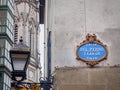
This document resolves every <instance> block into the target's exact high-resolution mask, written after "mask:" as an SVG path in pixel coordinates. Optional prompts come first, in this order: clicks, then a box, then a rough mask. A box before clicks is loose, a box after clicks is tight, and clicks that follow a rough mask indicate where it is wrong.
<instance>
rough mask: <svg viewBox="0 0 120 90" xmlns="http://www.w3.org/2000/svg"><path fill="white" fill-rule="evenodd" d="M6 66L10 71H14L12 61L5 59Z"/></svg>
mask: <svg viewBox="0 0 120 90" xmlns="http://www.w3.org/2000/svg"><path fill="white" fill-rule="evenodd" d="M4 65H5V66H6V67H7V68H8V69H9V70H10V71H11V70H12V67H11V64H10V61H8V59H6V58H5V60H4Z"/></svg>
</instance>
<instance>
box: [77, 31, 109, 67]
mask: <svg viewBox="0 0 120 90" xmlns="http://www.w3.org/2000/svg"><path fill="white" fill-rule="evenodd" d="M107 56H108V49H107V46H106V45H105V44H103V43H102V42H101V41H100V40H98V39H97V36H96V35H95V34H93V35H91V34H89V33H88V34H87V35H86V40H84V41H83V42H81V43H80V44H79V45H77V50H76V59H77V60H81V61H83V62H85V63H86V64H88V65H90V66H92V67H93V66H94V65H96V64H98V63H99V62H101V61H103V60H105V59H107Z"/></svg>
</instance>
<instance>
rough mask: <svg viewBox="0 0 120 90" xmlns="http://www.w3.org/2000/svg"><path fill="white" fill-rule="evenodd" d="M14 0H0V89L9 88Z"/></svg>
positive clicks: (7, 89)
mask: <svg viewBox="0 0 120 90" xmlns="http://www.w3.org/2000/svg"><path fill="white" fill-rule="evenodd" d="M13 3H14V0H0V90H10V87H11V70H12V67H11V60H10V56H9V50H10V48H11V47H12V45H13V22H14V19H13V10H14V8H13Z"/></svg>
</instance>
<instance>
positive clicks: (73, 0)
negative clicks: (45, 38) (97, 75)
mask: <svg viewBox="0 0 120 90" xmlns="http://www.w3.org/2000/svg"><path fill="white" fill-rule="evenodd" d="M48 2H49V5H48V11H49V12H48V26H47V28H48V29H49V30H50V31H52V39H51V40H52V49H51V50H52V54H51V55H52V58H51V60H52V71H54V67H64V66H68V67H73V66H81V67H87V66H86V64H85V63H83V62H81V61H78V60H76V46H77V45H78V44H79V43H81V42H82V41H83V40H85V36H86V34H87V33H91V34H93V33H95V34H96V35H97V38H98V39H99V40H101V41H102V42H103V43H104V44H106V45H107V47H108V58H107V60H105V61H103V62H101V63H100V64H98V65H97V66H119V65H120V60H119V54H120V47H119V44H120V20H119V18H120V12H119V11H120V7H119V5H120V0H49V1H48Z"/></svg>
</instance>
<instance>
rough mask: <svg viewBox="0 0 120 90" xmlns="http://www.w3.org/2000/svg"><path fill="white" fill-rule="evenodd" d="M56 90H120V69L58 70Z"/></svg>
mask: <svg viewBox="0 0 120 90" xmlns="http://www.w3.org/2000/svg"><path fill="white" fill-rule="evenodd" d="M54 86H55V90H120V67H116V68H114V67H111V68H58V69H56V76H55V83H54Z"/></svg>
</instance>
